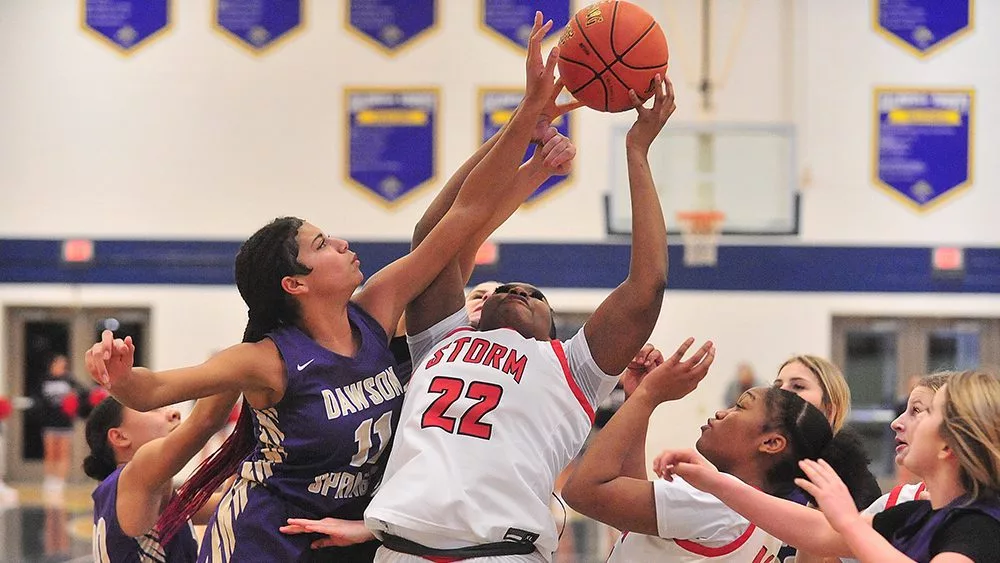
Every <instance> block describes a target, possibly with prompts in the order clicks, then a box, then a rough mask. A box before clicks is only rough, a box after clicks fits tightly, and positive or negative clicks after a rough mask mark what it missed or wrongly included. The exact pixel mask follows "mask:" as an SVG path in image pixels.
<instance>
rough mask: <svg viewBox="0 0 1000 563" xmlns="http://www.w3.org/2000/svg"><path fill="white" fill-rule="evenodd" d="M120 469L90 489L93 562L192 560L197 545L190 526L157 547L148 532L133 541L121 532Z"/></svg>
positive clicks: (157, 544)
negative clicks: (119, 519)
mask: <svg viewBox="0 0 1000 563" xmlns="http://www.w3.org/2000/svg"><path fill="white" fill-rule="evenodd" d="M124 467H125V466H124V465H123V466H121V467H119V468H118V469H115V471H114V473H112V474H111V475H108V476H107V477H106V478H105V479H104V480H103V481H101V482H100V483H99V484H98V485H97V488H96V489H94V493H93V495H92V496H93V498H94V536H93V546H94V561H99V562H100V563H111V562H112V561H113V562H115V563H119V562H121V563H129V562H135V563H139V562H140V561H143V562H145V561H153V562H157V563H168V562H169V563H175V562H176V563H180V562H185V563H187V562H191V561H194V560H195V559H196V557H197V555H198V543H197V542H196V541H195V538H194V531H193V529H192V528H191V526H190V525H188V526H187V527H185V528H182V529H181V530H179V531H178V532H177V535H175V536H174V537H173V539H171V540H170V542H169V543H167V544H166V545H161V544H160V541H159V539H158V538H157V536H156V534H155V532H153V531H152V530H151V531H150V532H147V533H146V534H145V535H142V536H139V537H137V538H133V537H130V536H127V535H125V532H122V529H121V526H119V525H118V510H117V508H116V507H115V503H116V502H117V501H118V478H119V477H120V476H121V474H122V468H124Z"/></svg>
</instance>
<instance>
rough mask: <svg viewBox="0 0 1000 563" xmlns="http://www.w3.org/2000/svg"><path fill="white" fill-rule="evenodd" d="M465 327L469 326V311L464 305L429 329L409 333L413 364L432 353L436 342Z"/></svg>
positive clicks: (408, 341)
mask: <svg viewBox="0 0 1000 563" xmlns="http://www.w3.org/2000/svg"><path fill="white" fill-rule="evenodd" d="M463 327H469V313H467V312H466V310H465V306H464V305H463V306H462V308H461V309H459V310H458V311H455V312H454V313H452V314H451V315H448V316H447V317H445V318H444V319H441V320H440V321H438V323H437V324H435V325H433V326H431V327H430V328H428V329H427V330H425V331H423V332H420V333H417V334H414V335H412V336H409V335H408V336H407V337H406V343H407V344H409V346H410V360H411V361H412V362H413V365H414V366H416V365H418V364H419V363H420V361H421V360H423V358H424V356H426V355H427V354H428V353H430V351H431V349H432V348H433V347H434V345H435V344H437V343H438V342H441V341H442V340H444V338H445V337H446V336H448V335H449V334H451V333H452V332H453V331H455V330H456V329H459V328H463ZM469 328H471V327H469Z"/></svg>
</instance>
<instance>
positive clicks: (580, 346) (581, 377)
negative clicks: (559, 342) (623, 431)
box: [564, 327, 618, 409]
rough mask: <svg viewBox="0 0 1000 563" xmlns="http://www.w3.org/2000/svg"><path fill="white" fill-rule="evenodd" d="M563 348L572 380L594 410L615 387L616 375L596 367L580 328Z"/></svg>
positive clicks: (616, 382)
mask: <svg viewBox="0 0 1000 563" xmlns="http://www.w3.org/2000/svg"><path fill="white" fill-rule="evenodd" d="M564 348H565V349H566V361H567V363H569V371H570V373H571V374H572V375H573V379H574V380H575V381H576V384H577V385H578V386H579V387H580V390H581V391H583V395H584V396H585V397H586V398H587V402H589V403H590V406H591V407H593V408H594V409H596V408H597V406H598V405H599V404H601V403H602V402H604V399H607V398H608V395H610V394H611V391H613V390H614V388H615V385H617V384H618V374H615V375H608V374H606V373H604V372H603V371H601V368H599V367H597V363H596V362H595V361H594V356H592V355H591V353H590V345H589V344H588V343H587V337H586V336H585V335H584V333H583V328H582V327H581V328H580V330H578V331H577V333H576V334H575V335H573V338H570V339H569V340H567V341H566V344H565V345H564Z"/></svg>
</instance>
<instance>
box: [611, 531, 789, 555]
mask: <svg viewBox="0 0 1000 563" xmlns="http://www.w3.org/2000/svg"><path fill="white" fill-rule="evenodd" d="M780 549H781V540H779V539H778V538H776V537H774V536H772V535H770V534H768V533H767V532H765V531H764V530H761V529H760V528H758V527H757V526H754V525H753V524H748V525H747V527H746V529H745V531H744V532H743V534H742V535H741V536H740V537H738V538H737V539H735V540H733V541H732V542H731V543H729V544H727V545H723V546H720V547H708V546H705V545H702V544H700V543H697V542H694V541H689V540H673V539H664V538H661V537H657V536H647V535H645V534H634V533H632V534H630V533H628V532H626V533H624V534H622V536H621V537H620V538H618V541H617V542H615V546H614V548H612V550H611V555H610V556H609V557H608V563H644V562H647V561H663V562H665V563H666V562H670V563H674V562H683V563H688V562H692V563H693V562H695V561H713V562H718V563H777V559H778V550H780Z"/></svg>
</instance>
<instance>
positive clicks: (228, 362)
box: [205, 338, 285, 389]
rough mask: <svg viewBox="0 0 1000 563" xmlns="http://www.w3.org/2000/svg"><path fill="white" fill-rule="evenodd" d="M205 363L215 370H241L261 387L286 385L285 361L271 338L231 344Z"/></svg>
mask: <svg viewBox="0 0 1000 563" xmlns="http://www.w3.org/2000/svg"><path fill="white" fill-rule="evenodd" d="M205 365H206V366H211V369H213V370H225V371H226V372H239V373H241V374H243V377H249V378H250V379H252V380H253V381H254V382H255V383H256V384H257V385H259V386H261V387H267V388H270V389H279V388H281V387H283V386H284V378H285V365H284V361H283V360H282V358H281V354H280V353H279V352H278V347H277V346H276V345H275V344H274V342H273V341H272V340H271V339H270V338H265V339H263V340H260V341H258V342H241V343H240V344H236V345H235V346H230V347H229V348H226V349H225V350H222V351H221V352H219V353H218V354H216V355H214V356H212V357H211V358H210V359H209V360H208V361H207V362H205ZM241 379H242V377H241Z"/></svg>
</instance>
